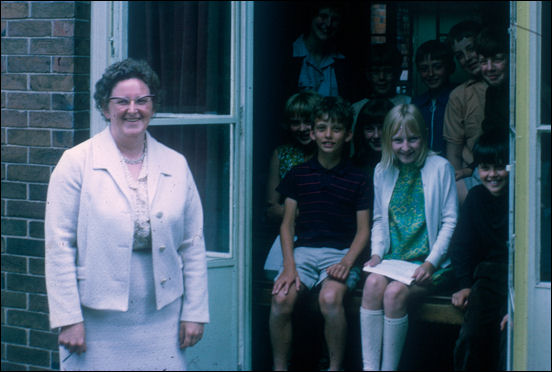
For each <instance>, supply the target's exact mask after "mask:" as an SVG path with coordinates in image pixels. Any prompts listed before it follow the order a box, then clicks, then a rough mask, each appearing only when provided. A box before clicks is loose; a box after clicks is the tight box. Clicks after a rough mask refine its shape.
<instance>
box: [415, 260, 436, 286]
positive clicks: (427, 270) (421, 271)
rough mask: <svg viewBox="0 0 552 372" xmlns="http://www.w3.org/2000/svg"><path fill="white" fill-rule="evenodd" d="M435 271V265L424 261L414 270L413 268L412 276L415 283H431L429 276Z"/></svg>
mask: <svg viewBox="0 0 552 372" xmlns="http://www.w3.org/2000/svg"><path fill="white" fill-rule="evenodd" d="M434 272H435V267H434V266H433V265H432V264H431V262H429V261H426V262H424V263H423V264H421V265H420V266H418V268H416V270H414V274H412V277H413V278H414V282H415V284H417V285H428V284H429V283H431V276H432V275H433V273H434Z"/></svg>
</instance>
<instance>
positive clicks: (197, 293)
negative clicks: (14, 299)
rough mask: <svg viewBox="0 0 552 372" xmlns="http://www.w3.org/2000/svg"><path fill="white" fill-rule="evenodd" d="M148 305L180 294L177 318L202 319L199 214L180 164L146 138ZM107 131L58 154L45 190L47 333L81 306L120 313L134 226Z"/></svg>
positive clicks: (205, 317)
mask: <svg viewBox="0 0 552 372" xmlns="http://www.w3.org/2000/svg"><path fill="white" fill-rule="evenodd" d="M146 138H147V147H148V162H147V164H148V169H147V171H148V179H147V186H148V198H149V211H150V216H151V218H150V223H151V237H152V260H153V273H154V278H153V280H154V286H155V298H156V307H157V309H161V308H162V307H164V306H165V305H167V304H170V303H171V302H173V301H174V300H176V299H177V298H178V297H180V296H182V295H183V296H184V297H183V301H182V309H181V320H185V321H193V322H200V323H206V322H208V321H209V309H208V297H207V296H208V294H207V264H206V257H205V242H204V238H203V211H202V207H201V201H200V199H199V194H198V192H197V189H196V185H195V183H194V180H193V177H192V174H191V172H190V169H189V168H188V163H187V162H186V159H185V158H184V157H183V156H182V155H181V154H179V153H177V152H176V151H173V150H171V149H169V148H168V147H166V146H164V145H163V144H161V143H159V142H158V141H156V140H155V139H154V138H153V137H151V135H150V134H149V133H146ZM119 156H120V155H119V150H118V149H117V147H116V144H115V141H114V140H113V137H112V136H111V132H110V131H109V127H107V128H106V129H105V130H103V131H102V132H101V133H99V134H97V135H96V136H94V137H93V138H91V139H89V140H87V141H85V142H83V143H81V144H79V145H77V146H75V147H73V148H72V149H69V150H67V151H65V152H64V153H63V155H62V157H61V159H60V161H59V162H58V164H57V166H56V167H55V169H54V171H53V172H52V175H51V178H50V183H49V185H48V196H47V202H46V217H45V241H46V253H45V261H46V265H45V266H46V269H45V270H46V271H45V275H46V288H47V293H48V305H49V310H50V326H51V327H52V328H56V327H60V326H64V325H70V324H74V323H78V322H81V321H83V317H82V313H81V305H84V306H87V307H90V308H93V309H100V310H118V311H126V310H128V298H129V288H130V283H129V279H130V259H131V254H132V243H133V233H134V223H133V221H132V213H131V204H130V200H131V199H130V198H131V195H130V193H129V190H128V187H127V186H126V181H125V175H124V169H123V167H122V165H121V163H120V161H119V159H120V157H119Z"/></svg>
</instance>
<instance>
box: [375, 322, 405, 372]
mask: <svg viewBox="0 0 552 372" xmlns="http://www.w3.org/2000/svg"><path fill="white" fill-rule="evenodd" d="M407 331H408V314H407V315H405V316H403V317H402V318H397V319H392V318H388V317H384V321H383V352H382V358H381V369H382V371H396V370H397V368H398V367H399V361H400V360H401V354H402V350H403V346H404V341H405V340H406V332H407Z"/></svg>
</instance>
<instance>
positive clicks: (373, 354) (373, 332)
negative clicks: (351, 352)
mask: <svg viewBox="0 0 552 372" xmlns="http://www.w3.org/2000/svg"><path fill="white" fill-rule="evenodd" d="M382 334H383V310H369V309H365V308H363V307H361V308H360V339H361V342H362V366H363V367H362V369H363V370H365V371H378V370H379V369H380V360H381V342H382Z"/></svg>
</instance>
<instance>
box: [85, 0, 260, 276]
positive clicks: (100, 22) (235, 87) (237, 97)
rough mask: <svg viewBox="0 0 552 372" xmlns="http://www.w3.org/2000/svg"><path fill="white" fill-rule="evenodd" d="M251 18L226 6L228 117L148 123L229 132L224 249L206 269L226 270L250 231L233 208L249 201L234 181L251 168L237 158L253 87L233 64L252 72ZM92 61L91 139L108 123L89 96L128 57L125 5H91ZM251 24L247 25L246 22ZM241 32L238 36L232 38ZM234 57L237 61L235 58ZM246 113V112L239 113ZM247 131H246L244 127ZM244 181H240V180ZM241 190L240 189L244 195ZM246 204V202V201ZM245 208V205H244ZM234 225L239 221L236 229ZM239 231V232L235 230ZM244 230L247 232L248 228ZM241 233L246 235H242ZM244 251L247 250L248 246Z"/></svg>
mask: <svg viewBox="0 0 552 372" xmlns="http://www.w3.org/2000/svg"><path fill="white" fill-rule="evenodd" d="M250 12H252V7H247V6H246V5H244V4H242V2H232V3H231V36H230V37H231V39H230V40H231V48H230V69H231V71H230V89H231V93H230V114H229V115H213V114H174V113H156V114H155V115H154V117H153V118H152V120H151V122H150V125H151V126H157V125H197V124H202V125H229V127H230V139H229V140H230V158H229V163H230V180H229V188H230V190H229V200H228V203H229V206H228V207H229V221H228V223H229V226H230V227H231V228H230V229H229V242H228V244H229V249H228V252H213V251H208V252H207V257H208V259H209V260H210V262H209V263H210V266H211V265H215V266H216V265H217V262H211V261H213V260H215V261H216V259H225V260H224V261H225V262H220V263H219V264H222V265H225V264H228V262H227V259H234V260H235V259H236V258H237V257H236V255H237V254H236V250H235V249H234V247H238V246H244V245H246V244H247V239H246V238H245V236H247V235H244V234H246V233H247V231H249V232H250V231H251V227H250V226H249V224H250V222H247V223H246V221H250V218H249V219H247V218H246V213H250V212H247V210H249V211H250V210H251V208H249V209H245V210H244V209H243V208H237V206H238V205H241V206H243V205H244V204H243V203H241V204H240V202H239V200H240V198H241V199H242V200H243V199H246V198H247V197H246V195H250V194H251V193H250V191H251V181H250V180H249V181H246V182H245V185H244V182H242V181H240V182H238V180H239V179H240V175H244V174H248V173H246V172H247V170H248V169H251V168H252V160H251V159H250V158H251V157H246V156H241V155H237V154H244V153H245V152H250V151H247V149H248V148H249V149H250V148H251V147H252V146H251V143H252V134H251V132H252V131H251V130H247V131H244V130H243V127H244V125H245V124H244V123H251V122H252V115H253V113H252V109H251V107H252V104H251V102H252V89H251V87H252V81H251V78H250V77H249V76H246V73H245V71H246V70H245V68H246V66H245V64H241V65H240V64H239V63H237V61H238V60H243V59H245V58H247V62H246V63H247V64H248V67H249V69H250V70H249V71H252V56H251V55H245V54H246V52H247V51H249V50H251V48H252V40H247V37H246V36H244V35H246V34H245V33H244V32H243V31H244V30H245V29H246V28H247V29H248V32H250V31H249V28H251V27H252V25H246V24H244V22H243V21H242V20H243V19H248V14H249V13H250ZM91 19H92V22H91V36H90V38H91V40H90V45H91V51H92V53H91V57H90V59H91V61H90V92H91V96H90V107H91V110H90V135H91V136H93V135H95V134H97V133H99V132H100V131H102V130H103V129H104V128H105V127H106V126H107V123H106V121H105V120H104V119H103V117H102V115H101V114H100V112H99V111H98V110H97V109H95V102H94V98H93V92H94V91H95V87H94V85H95V83H96V82H97V81H98V80H99V79H100V78H101V76H102V74H103V72H104V70H105V69H106V67H107V66H109V65H111V64H112V63H114V62H116V61H120V60H122V59H124V58H127V56H128V39H127V33H126V30H127V28H128V2H126V1H93V2H92V3H91ZM251 22H252V20H251ZM236 30H240V32H236ZM238 57H239V58H238ZM247 107H249V108H250V109H244V108H247ZM247 126H250V125H249V124H248V125H247ZM242 178H243V177H242ZM244 187H245V189H244ZM249 199H250V198H249ZM245 203H249V206H250V205H251V202H247V199H246V200H245ZM235 221H240V223H239V224H235ZM236 226H239V227H236ZM248 226H249V227H248ZM244 228H245V229H244ZM247 245H249V244H247Z"/></svg>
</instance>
